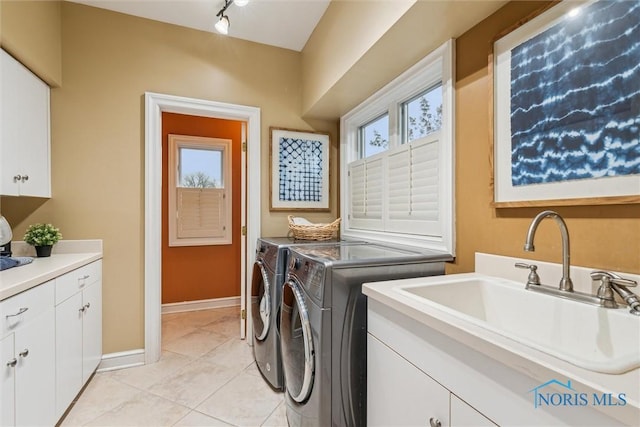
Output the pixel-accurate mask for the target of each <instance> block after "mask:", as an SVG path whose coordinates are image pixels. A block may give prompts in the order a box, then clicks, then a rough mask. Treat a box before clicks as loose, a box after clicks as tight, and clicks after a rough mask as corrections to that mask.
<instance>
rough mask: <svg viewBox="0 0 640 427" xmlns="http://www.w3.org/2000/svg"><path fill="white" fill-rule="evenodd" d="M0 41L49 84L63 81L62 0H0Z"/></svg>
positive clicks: (57, 83)
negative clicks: (0, 11) (0, 10)
mask: <svg viewBox="0 0 640 427" xmlns="http://www.w3.org/2000/svg"><path fill="white" fill-rule="evenodd" d="M0 3H2V5H1V7H2V13H0V22H1V24H0V28H1V31H0V34H1V35H0V42H1V44H2V48H3V49H4V50H6V51H7V52H9V53H11V54H12V55H13V56H14V57H15V58H17V59H18V60H19V61H20V62H22V63H23V64H24V65H25V66H26V67H27V68H29V69H30V70H31V71H33V72H34V73H35V74H36V75H38V77H40V78H41V79H42V80H44V81H45V82H47V84H49V86H53V87H57V86H60V85H61V84H62V63H61V61H62V58H61V46H62V44H61V30H60V8H61V2H60V1H57V0H55V1H54V0H49V1H25V0H1V1H0Z"/></svg>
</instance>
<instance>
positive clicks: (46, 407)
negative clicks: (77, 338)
mask: <svg viewBox="0 0 640 427" xmlns="http://www.w3.org/2000/svg"><path fill="white" fill-rule="evenodd" d="M54 325H55V314H54V310H53V306H51V308H50V309H48V310H47V311H45V312H44V313H43V314H41V315H40V316H38V317H37V318H36V319H34V320H33V321H32V322H30V323H29V324H27V325H25V326H24V327H22V328H21V329H20V330H18V331H16V332H15V357H16V358H17V359H18V364H17V366H16V379H15V384H16V385H15V393H16V401H15V408H16V425H19V426H36V425H42V426H44V425H54V424H55V421H56V418H55V391H56V387H55V380H56V376H55V368H56V366H55V326H54Z"/></svg>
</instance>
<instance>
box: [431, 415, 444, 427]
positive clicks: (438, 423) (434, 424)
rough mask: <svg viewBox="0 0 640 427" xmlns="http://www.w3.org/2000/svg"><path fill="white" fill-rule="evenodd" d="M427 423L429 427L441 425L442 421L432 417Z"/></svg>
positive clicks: (440, 426) (439, 426)
mask: <svg viewBox="0 0 640 427" xmlns="http://www.w3.org/2000/svg"><path fill="white" fill-rule="evenodd" d="M429 425H430V426H431V427H442V423H441V422H440V420H439V419H437V418H433V417H431V418H429Z"/></svg>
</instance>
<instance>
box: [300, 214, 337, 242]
mask: <svg viewBox="0 0 640 427" xmlns="http://www.w3.org/2000/svg"><path fill="white" fill-rule="evenodd" d="M293 218H294V217H293V215H289V217H288V219H289V232H290V234H293V237H294V238H296V239H301V240H328V239H331V238H332V237H333V233H335V232H336V231H338V228H339V227H340V218H338V219H336V220H335V221H333V222H332V223H330V224H296V223H295V222H294V220H293Z"/></svg>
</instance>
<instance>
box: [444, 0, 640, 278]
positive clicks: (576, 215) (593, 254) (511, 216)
mask: <svg viewBox="0 0 640 427" xmlns="http://www.w3.org/2000/svg"><path fill="white" fill-rule="evenodd" d="M544 3H545V2H512V3H510V4H508V5H507V6H506V7H504V8H502V9H501V10H500V11H498V12H497V13H496V14H494V15H492V16H491V17H489V18H488V19H486V20H484V21H483V22H481V23H480V24H478V25H477V26H476V27H474V28H473V29H471V30H470V31H468V32H467V33H465V34H464V35H463V36H462V37H460V38H459V39H458V40H457V46H456V56H457V64H456V68H457V79H456V80H457V81H456V91H457V92H456V195H457V197H456V220H457V227H456V232H457V248H458V249H457V258H456V261H455V264H452V265H449V266H448V268H447V272H448V273H458V272H468V271H473V269H474V259H473V257H474V253H475V252H487V253H493V254H500V255H507V256H522V257H525V258H534V259H538V260H544V261H550V262H561V259H562V258H561V240H560V233H559V230H558V227H557V226H556V225H555V223H554V221H550V220H545V221H543V222H542V224H541V225H540V228H539V229H538V233H537V235H536V241H535V243H536V252H533V253H531V252H524V251H523V249H522V247H523V245H524V240H525V236H526V233H527V229H528V226H529V223H530V222H531V219H532V218H533V217H534V216H535V215H536V214H537V213H538V212H540V211H542V210H543V209H544V208H510V209H494V208H492V207H491V206H490V202H491V200H492V194H491V188H490V177H491V165H490V164H489V154H490V152H489V147H490V145H489V144H490V141H489V130H490V122H489V108H491V106H490V105H489V97H488V94H489V88H490V86H489V81H490V80H489V75H488V69H487V53H488V51H489V47H490V42H491V40H492V39H493V38H494V37H495V36H496V35H497V34H498V33H499V32H500V31H501V30H503V29H505V28H507V27H509V26H511V25H512V24H513V23H515V22H517V21H518V20H519V19H520V18H522V17H524V16H526V15H527V14H528V13H530V12H531V11H533V10H534V9H536V8H538V7H540V6H541V5H542V4H544ZM554 210H556V211H557V212H559V213H560V214H561V215H562V216H563V217H564V218H565V220H566V222H567V226H568V228H569V233H570V237H571V263H572V264H573V265H581V266H587V267H596V268H602V269H608V270H618V271H625V272H631V273H640V205H637V204H636V205H626V206H580V207H575V206H574V207H558V208H554Z"/></svg>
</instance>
